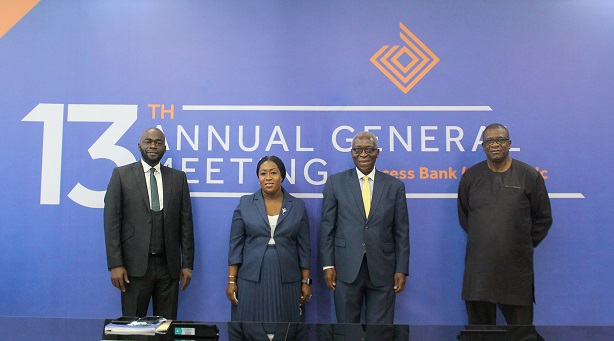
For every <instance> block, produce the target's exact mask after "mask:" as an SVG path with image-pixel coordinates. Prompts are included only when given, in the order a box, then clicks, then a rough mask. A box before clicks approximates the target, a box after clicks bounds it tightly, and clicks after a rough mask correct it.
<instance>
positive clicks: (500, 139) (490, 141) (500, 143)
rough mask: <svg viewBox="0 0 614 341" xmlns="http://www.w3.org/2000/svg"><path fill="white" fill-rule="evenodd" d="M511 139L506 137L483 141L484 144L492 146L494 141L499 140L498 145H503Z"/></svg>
mask: <svg viewBox="0 0 614 341" xmlns="http://www.w3.org/2000/svg"><path fill="white" fill-rule="evenodd" d="M509 140H510V139H506V138H503V137H501V138H498V139H488V140H484V142H482V146H491V145H492V144H493V143H495V142H497V144H498V145H500V146H502V145H504V144H506V143H507V141H509Z"/></svg>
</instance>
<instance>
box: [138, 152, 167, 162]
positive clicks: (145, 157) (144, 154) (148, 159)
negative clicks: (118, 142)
mask: <svg viewBox="0 0 614 341" xmlns="http://www.w3.org/2000/svg"><path fill="white" fill-rule="evenodd" d="M165 152H166V150H158V154H157V155H156V156H155V157H151V156H149V154H147V150H145V149H141V157H142V158H143V161H145V162H146V163H147V164H148V165H150V166H155V165H157V164H158V162H160V160H162V157H163V156H164V153H165Z"/></svg>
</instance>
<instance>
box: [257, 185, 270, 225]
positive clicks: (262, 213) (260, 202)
mask: <svg viewBox="0 0 614 341" xmlns="http://www.w3.org/2000/svg"><path fill="white" fill-rule="evenodd" d="M254 205H255V206H256V209H257V210H258V212H259V213H260V216H261V217H262V220H264V222H265V223H266V226H267V227H268V228H269V230H270V229H271V228H270V227H269V217H268V216H267V214H266V207H264V198H263V197H262V191H260V190H258V191H257V192H256V193H254Z"/></svg>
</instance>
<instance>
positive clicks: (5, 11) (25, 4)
mask: <svg viewBox="0 0 614 341" xmlns="http://www.w3.org/2000/svg"><path fill="white" fill-rule="evenodd" d="M39 1H40V0H0V38H2V36H4V34H5V33H6V32H8V31H9V30H10V29H11V28H13V26H15V24H17V23H18V22H19V20H21V18H23V17H24V16H25V15H26V14H28V12H30V10H31V9H32V8H34V6H36V5H37V4H38V3H39Z"/></svg>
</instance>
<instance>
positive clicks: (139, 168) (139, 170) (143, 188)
mask: <svg viewBox="0 0 614 341" xmlns="http://www.w3.org/2000/svg"><path fill="white" fill-rule="evenodd" d="M132 176H133V177H134V182H136V187H137V188H138V189H139V193H141V197H142V198H143V203H144V204H145V207H147V209H149V208H150V205H149V193H147V182H146V181H145V170H144V169H143V165H142V164H141V161H138V162H136V163H133V164H132Z"/></svg>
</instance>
